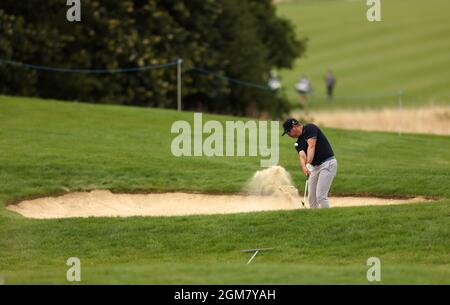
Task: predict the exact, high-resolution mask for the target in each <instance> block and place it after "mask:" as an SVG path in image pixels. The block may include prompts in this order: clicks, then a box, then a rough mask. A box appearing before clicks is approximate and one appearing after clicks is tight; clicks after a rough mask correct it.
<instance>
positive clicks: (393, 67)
mask: <svg viewBox="0 0 450 305" xmlns="http://www.w3.org/2000/svg"><path fill="white" fill-rule="evenodd" d="M367 9H368V6H367V5H366V1H362V0H360V1H344V0H331V1H317V0H314V1H312V0H311V1H309V0H306V1H303V0H300V1H295V0H294V1H286V2H285V1H283V2H282V3H281V4H280V5H279V6H278V10H279V14H280V15H281V16H283V17H286V18H288V19H290V20H291V21H292V22H293V23H294V25H295V26H296V28H297V32H298V34H299V36H300V37H308V38H309V42H308V50H307V54H306V57H303V58H301V59H299V60H298V61H297V63H296V65H295V68H294V69H292V70H287V71H283V72H282V77H283V82H284V84H285V88H286V91H287V93H288V96H289V97H290V99H291V100H292V102H293V103H297V102H298V100H297V99H298V97H297V94H296V92H295V91H294V90H293V87H294V84H295V83H296V82H297V81H298V78H299V76H300V74H302V73H305V74H307V75H308V77H309V78H310V79H311V80H312V83H313V87H314V88H315V92H316V97H315V98H314V99H313V100H312V102H311V103H310V107H311V108H323V107H326V108H330V107H332V108H333V107H339V108H342V107H349V108H352V107H355V106H356V107H379V106H397V104H398V99H397V98H396V97H386V98H384V97H380V96H383V95H386V94H387V95H390V94H397V92H398V91H399V90H404V91H405V93H406V96H405V98H404V103H405V104H406V105H418V104H425V103H429V102H435V103H447V104H448V103H450V90H449V87H448V80H449V79H450V61H449V60H448V50H450V38H449V36H448V35H447V33H448V32H449V31H450V19H449V18H448V13H447V12H448V11H449V10H450V2H449V1H446V0H431V1H420V0H392V1H381V9H382V11H381V12H382V15H381V16H382V21H381V22H368V21H367V19H366V12H367ZM328 68H331V69H333V70H334V72H335V74H336V76H337V79H338V85H337V92H336V94H337V99H336V101H335V103H334V104H333V105H330V104H329V103H327V102H326V101H325V100H324V99H323V97H324V96H325V86H324V80H323V77H324V74H325V72H326V71H327V70H328Z"/></svg>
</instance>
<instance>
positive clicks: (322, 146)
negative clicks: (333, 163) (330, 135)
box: [295, 124, 334, 166]
mask: <svg viewBox="0 0 450 305" xmlns="http://www.w3.org/2000/svg"><path fill="white" fill-rule="evenodd" d="M311 138H316V140H317V141H316V151H315V153H314V159H313V161H312V163H311V164H312V165H314V166H316V165H320V164H322V163H323V162H324V161H325V160H326V159H328V158H330V157H333V156H334V152H333V149H332V148H331V145H330V142H328V139H327V137H325V135H324V134H323V132H322V131H321V130H320V128H319V127H317V126H316V125H314V124H307V125H305V126H303V133H302V135H301V136H300V137H299V138H298V139H297V144H296V145H295V149H296V150H297V152H298V153H300V151H302V150H303V151H304V152H305V154H308V142H307V141H308V140H309V139H311Z"/></svg>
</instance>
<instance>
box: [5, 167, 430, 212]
mask: <svg viewBox="0 0 450 305" xmlns="http://www.w3.org/2000/svg"><path fill="white" fill-rule="evenodd" d="M301 199H302V197H301V196H299V193H298V190H297V189H296V188H295V187H294V186H292V181H291V178H290V176H289V174H288V173H287V172H286V170H285V169H284V168H282V167H279V166H275V167H271V168H269V169H266V170H263V171H259V172H257V173H256V174H255V175H254V176H253V178H252V179H251V180H250V181H249V183H248V184H247V186H246V187H245V193H242V194H235V195H206V194H189V193H161V194H159V193H154V194H114V193H112V192H110V191H107V190H97V191H91V192H77V193H69V194H66V195H62V196H58V197H46V198H40V199H34V200H25V201H22V202H20V203H18V204H11V205H8V206H7V209H9V210H11V211H14V212H17V213H19V214H21V215H23V216H25V217H29V218H36V219H52V218H74V217H129V216H181V215H210V214H229V213H246V212H258V211H273V210H294V209H301V208H302V205H301ZM424 201H426V199H425V198H421V197H418V198H413V199H383V198H368V197H332V198H330V206H331V207H349V206H366V205H390V204H404V203H415V202H424Z"/></svg>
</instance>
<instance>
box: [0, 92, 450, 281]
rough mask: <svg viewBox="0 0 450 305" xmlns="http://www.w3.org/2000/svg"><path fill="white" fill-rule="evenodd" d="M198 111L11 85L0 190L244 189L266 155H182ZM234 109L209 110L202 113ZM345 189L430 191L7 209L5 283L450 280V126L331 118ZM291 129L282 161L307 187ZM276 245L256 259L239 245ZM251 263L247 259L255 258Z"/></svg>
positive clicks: (337, 187) (338, 185)
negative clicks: (18, 92)
mask: <svg viewBox="0 0 450 305" xmlns="http://www.w3.org/2000/svg"><path fill="white" fill-rule="evenodd" d="M180 119H181V120H188V121H192V120H193V115H192V113H184V112H183V113H177V112H175V111H170V110H160V109H138V108H132V107H120V106H95V105H88V104H80V103H63V102H57V101H44V100H38V99H27V98H12V97H0V148H1V150H0V182H1V183H0V202H2V203H3V204H5V203H6V202H9V201H13V200H19V199H20V198H26V197H35V196H42V195H45V194H52V193H60V192H65V191H69V190H70V191H74V190H91V189H99V188H103V189H112V190H115V191H130V192H139V191H154V190H168V191H169V190H186V191H202V192H210V193H230V192H236V191H240V190H241V189H242V187H243V185H244V184H245V182H246V181H247V180H248V179H249V178H250V177H251V176H252V175H253V173H254V172H255V171H257V170H259V169H260V167H259V158H250V157H245V158H231V157H228V158H201V157H197V158H175V157H173V156H172V155H171V153H170V143H171V140H172V137H173V136H172V135H171V134H170V126H171V124H172V123H173V122H174V121H175V120H180ZM207 119H217V120H220V121H222V122H223V121H224V120H226V119H236V118H231V117H223V116H212V115H204V120H207ZM325 132H326V134H327V136H328V137H329V139H330V141H331V143H332V144H333V147H334V149H335V152H336V155H337V157H338V160H339V170H338V176H337V178H336V179H335V182H334V184H333V188H332V193H333V194H351V193H353V194H362V193H364V194H377V195H389V196H405V195H426V196H436V197H439V198H441V199H440V200H439V201H438V202H434V203H426V204H425V203H424V204H416V205H404V206H385V207H360V208H345V209H331V210H298V211H289V212H288V211H280V212H264V213H250V214H236V215H216V216H194V217H174V218H145V217H132V218H126V219H123V218H91V219H64V220H30V219H25V218H23V217H21V216H20V215H17V214H14V213H12V212H10V211H7V210H6V209H4V208H3V207H2V208H0V276H3V277H4V278H5V282H6V283H67V282H66V280H65V274H66V271H67V268H68V267H67V266H66V265H65V262H66V260H67V259H68V258H69V257H72V256H76V257H79V258H80V259H81V264H82V283H367V281H366V272H367V269H368V267H367V266H366V260H367V259H368V258H369V257H372V256H375V257H379V258H380V259H381V262H382V282H383V283H450V266H449V262H450V260H449V256H448V253H449V249H450V244H449V240H450V230H449V225H448V224H449V220H450V218H449V216H450V190H449V185H450V183H449V182H450V157H449V155H448V151H449V150H450V141H449V137H441V136H424V135H411V134H409V135H404V136H402V137H399V136H397V135H396V134H391V133H368V132H351V131H340V130H333V129H326V130H325ZM297 162H298V161H297V157H296V154H295V151H294V149H293V146H292V140H291V139H287V138H281V143H280V165H282V166H284V167H285V168H286V169H288V171H289V172H290V173H291V174H292V176H293V178H294V181H295V182H296V184H297V185H298V186H299V188H302V185H303V181H304V178H303V177H302V175H301V173H300V171H299V169H298V165H297ZM254 247H273V248H275V249H274V251H273V252H270V253H265V254H262V255H261V256H258V257H257V258H256V259H255V261H254V263H252V264H251V265H249V266H246V265H245V263H246V261H247V259H248V256H247V255H245V254H242V253H240V251H239V250H241V249H247V248H254ZM247 269H248V270H247Z"/></svg>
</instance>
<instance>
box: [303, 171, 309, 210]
mask: <svg viewBox="0 0 450 305" xmlns="http://www.w3.org/2000/svg"><path fill="white" fill-rule="evenodd" d="M308 178H309V177H306V182H305V192H304V195H303V200H302V205H303V207H304V208H306V205H305V202H306V192H307V191H308Z"/></svg>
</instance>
